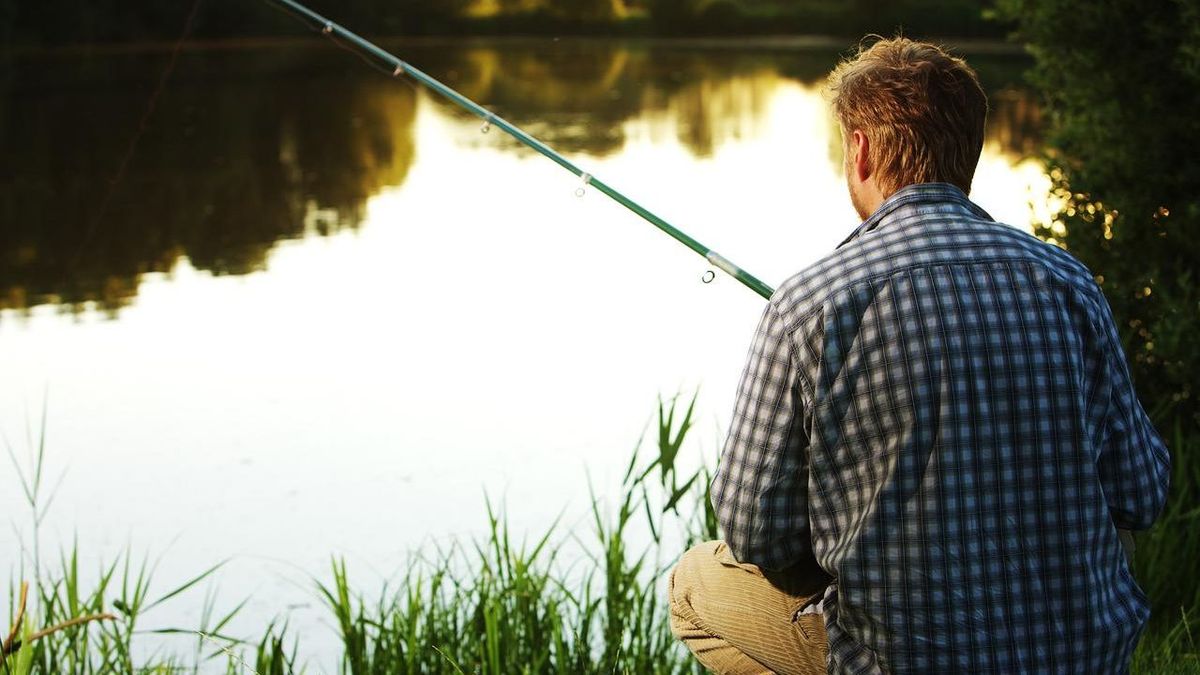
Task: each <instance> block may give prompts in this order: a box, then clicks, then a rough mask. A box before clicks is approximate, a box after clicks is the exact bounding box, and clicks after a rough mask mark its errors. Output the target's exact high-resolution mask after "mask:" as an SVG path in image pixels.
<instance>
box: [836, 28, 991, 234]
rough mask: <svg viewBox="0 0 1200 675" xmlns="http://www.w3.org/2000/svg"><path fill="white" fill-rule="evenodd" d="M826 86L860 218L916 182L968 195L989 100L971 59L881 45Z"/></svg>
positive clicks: (904, 44)
mask: <svg viewBox="0 0 1200 675" xmlns="http://www.w3.org/2000/svg"><path fill="white" fill-rule="evenodd" d="M826 86H827V88H828V90H829V94H830V99H831V104H832V106H833V112H834V114H835V115H836V116H837V118H838V122H839V123H840V125H841V127H842V146H843V148H844V150H845V155H846V182H847V183H848V184H849V187H850V199H851V201H852V202H854V208H855V210H857V211H858V214H859V216H861V217H862V218H866V217H867V216H868V215H870V214H871V212H873V211H874V210H875V209H876V208H878V206H879V204H880V203H881V202H882V201H883V200H884V199H887V198H888V197H889V196H891V194H892V193H894V192H895V191H897V190H899V189H900V188H902V187H904V186H906V185H912V184H914V183H932V182H942V183H950V184H952V185H957V186H958V187H959V188H961V189H962V191H963V192H970V190H971V177H972V176H973V175H974V174H975V166H976V165H977V164H978V163H979V153H980V151H981V150H982V149H983V125H984V120H985V119H986V117H987V96H986V95H985V94H984V93H983V89H982V88H981V87H980V86H979V79H978V78H977V77H976V76H975V71H973V70H971V67H970V66H968V65H967V64H966V62H965V61H963V60H962V59H958V58H955V57H953V56H950V55H949V54H947V53H946V52H945V51H943V50H942V49H941V48H939V47H937V46H934V45H931V44H926V43H923V42H914V41H912V40H908V39H906V38H895V39H891V40H880V41H879V42H876V43H875V44H873V45H871V46H870V47H868V48H866V49H862V50H860V51H859V53H858V54H857V55H856V56H854V57H853V58H851V59H848V60H846V61H843V62H842V63H841V64H839V65H838V66H837V68H834V70H833V72H832V73H830V75H829V81H828V83H827V85H826Z"/></svg>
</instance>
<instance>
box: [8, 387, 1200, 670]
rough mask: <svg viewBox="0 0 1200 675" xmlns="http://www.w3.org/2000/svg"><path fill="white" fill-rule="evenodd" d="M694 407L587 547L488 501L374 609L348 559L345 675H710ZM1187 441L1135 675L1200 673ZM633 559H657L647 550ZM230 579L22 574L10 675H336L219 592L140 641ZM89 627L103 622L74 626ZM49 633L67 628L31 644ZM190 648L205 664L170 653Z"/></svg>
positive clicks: (34, 485)
mask: <svg viewBox="0 0 1200 675" xmlns="http://www.w3.org/2000/svg"><path fill="white" fill-rule="evenodd" d="M695 401H696V397H695V395H693V396H692V397H691V399H690V401H686V400H681V399H680V398H679V397H676V398H673V399H670V400H669V401H666V402H661V401H660V404H659V409H658V416H657V425H656V427H657V428H656V429H652V432H654V431H656V433H655V434H654V436H655V438H654V443H653V446H652V450H653V451H652V452H650V453H645V452H640V451H639V450H640V449H641V446H642V444H639V446H638V448H635V451H634V453H633V457H632V459H631V460H630V462H629V464H628V466H627V469H626V471H625V474H624V477H623V479H622V481H621V493H620V496H619V498H618V499H617V500H616V503H612V501H611V500H606V499H604V498H602V497H600V496H598V495H597V494H596V492H595V491H594V490H593V491H591V492H590V496H591V532H590V533H586V534H583V533H578V534H571V533H567V532H564V531H563V530H561V529H559V528H558V526H557V525H558V524H557V523H555V524H553V525H551V526H550V527H549V528H547V529H546V530H545V531H544V533H543V534H542V535H541V536H540V537H536V535H534V536H535V537H536V538H532V539H531V538H528V537H526V536H524V535H517V534H516V533H514V532H513V531H512V530H511V528H510V525H509V523H508V522H507V519H506V518H505V516H504V513H503V509H499V510H498V509H496V508H495V507H494V506H493V504H492V503H491V502H490V501H488V502H487V510H486V514H485V516H486V523H487V530H486V535H485V536H483V537H482V538H480V539H475V540H472V541H463V542H455V543H452V544H450V545H448V546H445V547H439V548H435V549H434V550H428V549H427V550H425V551H422V552H419V553H418V554H417V555H415V556H414V557H413V558H411V559H410V561H409V564H408V566H407V568H406V569H404V570H403V571H402V575H401V576H400V579H401V580H400V582H399V583H398V584H396V585H394V586H387V585H385V586H384V587H383V588H382V589H381V590H379V591H378V592H377V593H372V594H371V595H370V596H369V597H368V596H367V595H365V594H364V593H362V592H360V591H358V590H356V589H355V587H354V586H353V582H352V577H351V574H350V572H349V571H348V569H347V566H346V563H345V561H344V560H338V559H334V560H333V561H332V565H331V572H330V574H329V576H328V577H327V578H326V580H316V579H314V585H315V591H314V594H315V596H316V597H317V598H318V599H319V601H320V603H321V604H322V605H323V606H324V607H325V609H326V610H327V612H328V614H327V616H328V617H329V618H330V619H332V623H333V627H334V630H336V631H337V633H338V636H339V638H340V642H341V648H340V649H341V653H340V654H338V655H337V667H336V670H335V671H331V672H338V673H345V674H347V675H377V674H378V675H383V674H395V675H407V674H409V673H458V674H462V673H482V674H490V675H495V674H499V673H511V672H525V673H564V674H565V673H597V674H599V673H662V674H676V673H679V674H683V673H699V672H701V670H700V669H699V667H698V666H697V664H696V663H695V662H694V661H693V660H692V659H691V658H690V656H689V655H688V654H687V653H686V650H684V649H683V648H682V646H681V645H679V644H677V643H676V641H675V640H674V638H673V637H672V636H671V633H670V630H669V628H668V622H667V601H666V597H665V587H664V585H665V579H666V575H667V574H668V573H669V570H670V568H671V566H672V565H673V563H674V560H675V559H676V558H677V556H678V555H679V554H680V553H681V552H682V551H684V550H686V548H687V547H688V546H690V545H691V544H692V543H694V542H697V541H701V540H707V539H713V538H717V537H718V532H717V525H716V519H715V515H714V513H713V511H712V509H711V506H710V505H709V500H708V496H709V495H708V484H709V480H710V478H711V475H710V472H709V469H708V468H707V467H706V466H704V465H703V463H701V464H700V466H699V468H698V469H695V470H694V471H690V472H689V471H688V470H684V469H682V466H684V465H688V464H692V463H693V462H691V461H688V459H687V458H686V454H687V453H683V450H684V447H685V443H686V442H687V437H688V433H689V431H690V429H691V426H692V411H693V410H694V406H695ZM685 404H686V405H685ZM42 436H43V438H44V433H43V435H42ZM643 440H645V439H643ZM1174 440H1175V443H1177V444H1179V445H1176V446H1175V447H1176V448H1177V456H1178V457H1179V458H1180V459H1179V461H1177V463H1176V465H1175V467H1174V470H1173V471H1174V474H1173V479H1174V480H1173V481H1172V491H1173V495H1172V497H1173V498H1172V500H1171V501H1170V502H1169V504H1168V507H1167V512H1166V513H1164V514H1163V516H1162V518H1161V519H1160V520H1159V521H1158V523H1157V524H1156V526H1155V527H1154V528H1153V529H1152V530H1150V531H1149V532H1148V533H1145V534H1143V535H1141V536H1140V537H1139V540H1138V549H1137V551H1136V553H1135V570H1136V573H1135V576H1136V578H1137V579H1138V580H1139V584H1140V585H1141V586H1142V587H1143V588H1144V589H1145V591H1146V594H1147V596H1148V597H1149V598H1150V601H1151V604H1152V606H1153V612H1154V613H1153V615H1152V620H1151V623H1150V625H1149V626H1148V628H1147V631H1146V633H1145V634H1144V636H1143V638H1142V641H1141V644H1140V645H1139V646H1138V649H1137V651H1136V652H1135V654H1134V660H1133V669H1132V672H1134V673H1137V674H1139V675H1141V674H1146V675H1149V674H1160V673H1162V674H1168V675H1173V674H1184V673H1198V672H1200V644H1198V642H1197V639H1198V637H1200V636H1198V635H1197V631H1198V630H1200V613H1198V611H1197V607H1196V604H1195V602H1194V601H1193V602H1192V604H1191V605H1190V606H1188V605H1183V606H1180V605H1178V604H1176V603H1178V602H1179V601H1180V600H1181V599H1183V598H1186V597H1187V596H1186V595H1185V594H1181V591H1182V590H1183V589H1181V588H1180V587H1179V586H1180V585H1181V584H1182V585H1185V586H1186V585H1188V584H1190V585H1191V586H1193V587H1194V586H1195V579H1194V578H1190V576H1191V575H1192V573H1193V571H1194V563H1195V560H1196V559H1197V557H1196V556H1197V550H1196V542H1195V541H1194V540H1188V539H1186V538H1181V537H1179V536H1177V535H1178V529H1179V528H1182V527H1187V525H1188V523H1189V522H1191V521H1194V520H1195V518H1196V516H1197V510H1196V506H1195V504H1196V501H1197V495H1196V494H1195V488H1194V486H1195V485H1197V484H1198V483H1200V463H1195V462H1191V461H1190V460H1188V459H1187V458H1188V457H1190V454H1191V453H1190V452H1189V451H1191V450H1193V448H1190V447H1189V448H1183V447H1182V444H1183V443H1184V442H1185V441H1184V439H1183V437H1182V435H1181V434H1178V433H1177V434H1176V438H1175V439H1174ZM687 447H688V448H689V449H690V448H691V445H690V444H689V445H688V446H687ZM9 452H10V455H13V456H12V459H13V461H14V464H15V465H16V466H17V467H18V475H19V478H20V480H21V483H22V489H23V491H24V494H25V496H26V499H27V501H28V504H29V506H30V508H31V513H32V517H33V524H34V535H33V538H34V540H33V542H32V546H31V549H32V555H33V556H34V557H35V558H38V557H39V556H40V552H39V551H38V545H39V542H38V535H37V524H38V523H39V522H40V520H41V518H42V517H44V515H45V512H46V508H48V506H49V502H50V501H51V500H52V498H53V494H52V493H51V494H47V493H46V492H45V487H46V484H45V483H43V475H44V472H43V468H44V460H45V447H44V444H41V443H39V445H38V447H37V448H36V450H35V452H34V456H33V459H32V460H31V464H30V466H29V467H28V468H27V469H21V468H20V465H19V463H17V460H16V457H15V454H14V453H13V452H12V448H11V447H10V448H9ZM647 454H649V455H650V456H649V458H648V461H647V458H646V457H645V456H646V455H647ZM681 457H684V460H683V461H680V460H681ZM634 541H646V542H648V543H647V544H646V545H645V547H644V548H643V547H638V546H635V545H634V544H633V542H634ZM572 555H574V556H576V557H575V558H574V559H570V558H571V556H572ZM223 564H224V562H218V563H216V564H215V565H212V566H211V567H209V568H207V569H205V570H204V571H203V572H201V573H199V574H198V575H196V576H195V577H193V578H191V579H189V580H187V581H185V582H184V583H182V584H180V585H178V586H175V587H174V588H172V590H170V591H168V592H166V593H162V594H152V593H151V587H152V585H153V584H152V578H151V577H152V576H153V565H148V564H147V562H146V561H145V560H144V559H143V561H142V562H141V563H140V564H139V563H138V562H137V561H136V560H135V559H134V557H133V555H132V553H130V552H127V553H126V554H125V555H124V556H121V557H119V558H118V559H116V560H113V561H112V562H111V563H110V564H108V565H107V566H104V567H103V568H102V569H101V571H100V575H99V578H98V581H97V582H96V583H94V584H93V585H92V587H91V588H84V587H82V585H81V578H82V577H81V574H80V566H79V552H78V550H77V549H68V550H67V551H65V552H63V553H61V554H60V556H59V559H58V562H57V567H51V566H49V565H47V566H45V567H43V566H42V564H41V563H40V561H35V562H33V569H32V570H29V569H25V568H24V565H22V568H21V569H20V570H15V571H12V572H10V578H12V576H11V575H12V574H14V573H15V574H16V576H17V577H18V578H19V577H21V576H32V577H33V579H32V582H33V584H32V586H33V589H32V590H33V593H32V601H31V602H28V603H26V602H25V600H24V589H23V588H20V584H14V583H12V582H10V587H9V594H8V601H9V612H8V616H9V621H10V626H4V627H3V628H4V629H5V630H4V632H3V634H2V635H0V640H4V652H5V656H4V657H3V662H2V664H0V667H2V668H0V672H3V673H5V675H43V674H45V675H50V674H52V673H53V674H64V675H93V674H99V673H135V672H137V673H161V674H163V675H166V674H167V673H174V672H183V671H189V672H225V673H228V674H229V675H234V674H243V673H251V672H253V673H258V674H259V675H285V674H291V673H321V674H322V675H330V674H329V673H325V672H324V671H322V670H320V669H319V668H317V667H315V666H314V665H313V664H312V663H311V662H309V660H308V658H309V657H311V656H312V655H311V654H306V653H305V652H304V644H305V643H304V639H305V637H306V636H304V635H300V634H298V633H296V632H295V631H293V630H291V629H289V626H288V622H287V617H286V616H279V617H277V618H276V619H275V620H272V621H270V622H268V623H267V624H266V625H265V626H263V627H262V628H261V632H260V634H259V635H256V636H248V637H247V636H236V635H230V634H228V631H227V629H228V627H229V625H230V622H231V621H232V620H233V618H234V617H235V616H237V614H238V612H239V611H241V609H242V607H243V606H245V604H246V602H247V601H248V600H249V598H247V599H246V600H243V601H241V602H240V603H238V604H235V605H233V606H232V607H227V606H225V605H224V604H223V603H219V602H218V600H217V596H216V594H215V593H214V592H213V591H211V590H210V591H209V592H208V593H207V594H206V595H205V596H204V598H203V600H202V605H201V610H200V620H199V622H198V624H197V626H195V627H194V628H186V627H179V628H162V629H154V630H145V629H139V628H138V625H139V623H138V622H139V618H141V617H142V616H143V615H145V614H146V613H147V612H150V611H152V610H153V609H154V608H155V607H157V606H159V605H161V604H164V603H167V602H178V601H179V600H178V598H180V596H185V595H192V596H194V595H195V594H196V592H197V591H198V587H199V586H200V585H201V584H202V582H211V581H213V580H214V579H215V576H214V575H215V574H216V573H217V572H218V571H219V569H220V568H221V566H222V565H223ZM218 606H221V607H222V609H220V610H218ZM22 617H23V618H22ZM81 617H88V618H89V619H90V620H88V621H79V622H77V623H72V621H74V620H77V619H80V618H81ZM47 626H59V627H58V628H56V629H54V630H50V631H49V632H48V633H47V634H45V635H43V636H41V637H40V638H36V639H35V633H37V632H38V631H43V632H45V630H44V628H45V627H47ZM4 635H7V636H8V639H4ZM173 640H178V642H175V641H173ZM178 644H183V645H189V644H190V645H191V648H190V649H182V648H175V649H172V646H173V645H178ZM141 655H148V656H141ZM326 656H327V657H328V656H329V655H326Z"/></svg>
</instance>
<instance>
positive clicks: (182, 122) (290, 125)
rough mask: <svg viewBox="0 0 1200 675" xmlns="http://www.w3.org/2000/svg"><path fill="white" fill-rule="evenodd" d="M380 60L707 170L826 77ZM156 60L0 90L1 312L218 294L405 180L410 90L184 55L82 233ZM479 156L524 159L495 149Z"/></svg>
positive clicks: (765, 61)
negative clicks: (680, 151) (230, 277)
mask: <svg viewBox="0 0 1200 675" xmlns="http://www.w3.org/2000/svg"><path fill="white" fill-rule="evenodd" d="M388 46H390V47H392V48H394V49H395V50H397V51H398V52H400V53H403V54H404V56H405V58H406V59H408V60H410V61H411V62H413V63H414V64H418V65H420V66H421V67H422V68H423V69H424V70H426V71H427V72H429V73H430V74H431V75H433V76H434V77H437V78H439V79H442V80H443V81H445V82H447V83H448V84H450V85H451V86H453V87H455V88H457V89H458V90H460V91H461V92H462V93H464V94H465V95H467V96H468V97H471V98H473V99H475V100H477V101H479V102H481V103H483V104H484V105H486V106H487V107H488V108H489V109H491V110H494V111H496V112H497V114H500V115H502V116H504V117H506V118H507V119H509V120H510V121H512V122H514V123H516V124H517V125H519V126H522V127H524V128H525V129H526V130H527V131H529V132H531V133H532V134H533V135H535V136H537V137H539V138H541V139H543V140H545V141H546V142H547V143H549V144H550V145H552V146H554V147H555V148H557V149H559V150H561V151H563V152H565V153H588V154H591V155H593V156H605V155H610V154H613V153H617V152H619V151H620V150H621V149H622V147H623V146H624V144H625V142H626V138H625V135H626V126H627V123H628V122H630V121H634V120H637V121H641V122H643V123H645V124H646V125H648V126H649V127H650V128H651V129H652V130H657V131H656V133H658V134H659V135H665V134H670V135H671V136H673V137H674V139H673V140H674V141H676V142H678V143H680V144H681V145H683V146H684V147H686V148H687V149H688V150H689V151H690V152H691V153H692V154H693V155H695V156H697V157H704V156H709V155H711V154H713V152H714V150H715V149H716V148H717V147H719V146H720V145H721V144H723V143H725V142H727V141H731V140H737V139H739V138H743V137H751V136H755V135H758V134H759V133H761V131H762V130H761V129H760V128H759V127H760V123H761V121H762V120H763V119H764V116H765V111H766V109H767V106H768V104H769V102H770V100H771V97H772V95H773V93H774V92H775V91H776V90H777V89H778V87H779V86H780V85H781V83H784V82H787V81H789V80H790V81H795V80H799V81H801V82H803V83H805V84H815V83H816V82H817V81H818V80H819V78H820V77H822V76H823V75H824V74H825V73H826V72H827V71H828V70H829V68H830V67H831V66H832V65H833V63H834V62H835V61H836V59H837V54H836V53H833V52H830V51H795V50H790V51H789V50H783V51H768V50H753V49H746V48H738V49H733V48H724V49H698V48H694V47H682V46H677V47H670V46H666V45H663V44H654V43H648V44H628V45H619V44H614V43H612V42H606V41H598V40H574V41H564V42H557V41H499V42H493V43H489V44H484V45H446V44H435V43H405V44H394V45H388ZM164 58H166V55H165V54H162V53H157V52H142V53H138V52H133V53H116V54H112V53H110V54H95V55H91V56H87V57H80V56H79V54H78V53H68V52H63V53H57V54H52V55H36V56H27V57H22V58H19V59H17V60H16V61H15V62H14V63H13V64H12V68H11V69H9V70H10V74H9V76H8V77H7V78H5V79H4V80H3V81H2V82H0V87H3V90H2V91H0V99H2V100H3V103H2V104H0V111H2V112H3V114H2V115H0V155H2V156H3V157H4V158H5V161H4V163H3V165H2V166H0V217H2V218H3V227H0V309H18V310H27V309H28V308H31V307H33V306H36V305H40V304H47V303H49V304H57V305H59V306H60V307H61V308H62V310H63V311H67V312H81V311H84V310H85V309H86V308H87V307H89V306H95V307H97V308H98V309H100V310H102V311H104V312H106V313H108V314H109V315H110V316H115V315H116V313H117V312H118V310H119V309H120V308H121V307H123V306H125V305H127V304H128V303H129V302H130V301H131V299H132V298H133V297H134V295H135V294H136V292H137V286H138V280H139V278H140V276H141V275H142V274H145V273H149V272H165V273H169V272H170V271H171V269H172V268H173V267H174V265H175V264H176V262H177V261H178V260H179V259H180V258H181V257H186V258H188V260H189V261H190V263H191V265H192V266H194V267H196V268H197V269H201V270H205V271H208V272H210V273H212V274H218V275H220V274H245V273H249V272H252V271H256V270H261V269H263V268H264V267H265V265H266V261H267V257H268V253H269V251H270V249H271V247H272V246H273V244H274V243H275V242H277V241H279V240H282V239H288V238H296V237H303V236H320V235H325V234H329V233H331V232H335V231H338V230H340V229H343V228H354V227H356V226H357V223H358V222H359V221H360V219H361V217H362V216H363V209H364V206H365V203H366V200H367V198H368V197H370V196H371V195H373V194H376V193H377V192H379V191H380V190H381V189H382V188H384V187H385V186H398V185H401V184H402V183H403V182H404V180H405V178H406V176H407V174H408V171H409V169H410V167H411V165H412V163H413V160H414V153H415V150H416V147H415V146H416V139H415V131H414V129H415V123H416V115H417V97H418V93H417V91H416V90H415V88H414V86H413V85H411V84H408V83H407V82H406V83H404V84H400V83H397V82H395V81H392V80H389V79H387V78H384V77H382V76H380V75H378V74H376V73H373V72H372V71H371V70H370V69H367V68H364V67H363V66H362V64H361V63H359V62H358V61H357V60H355V59H353V58H350V57H348V56H347V55H345V54H343V53H341V52H339V51H337V50H333V49H329V48H328V47H326V46H321V47H316V46H314V47H300V48H297V47H295V46H276V47H271V48H255V49H241V50H220V49H213V50H197V51H189V52H185V54H184V55H183V57H182V58H181V61H180V63H179V65H178V67H177V68H176V71H175V73H174V76H173V79H172V81H171V82H170V83H169V85H168V86H167V88H166V90H165V91H164V92H163V93H162V95H161V97H160V98H159V99H158V101H157V107H156V110H155V112H154V115H153V117H152V118H151V121H150V123H149V125H148V127H147V128H146V130H145V133H144V135H143V136H142V137H141V139H140V142H139V144H138V146H137V152H136V154H135V155H134V156H133V159H132V161H131V162H130V164H129V166H128V168H127V171H126V173H125V175H124V177H123V179H122V180H121V181H120V183H119V184H117V185H116V187H115V188H113V192H112V195H111V200H110V203H109V207H108V209H107V211H106V212H105V213H103V217H102V218H98V217H99V216H100V215H101V214H99V213H98V210H99V208H100V204H101V203H102V202H103V201H104V199H105V195H106V192H107V191H108V190H109V189H110V184H111V179H112V177H113V175H114V173H115V172H116V169H117V166H118V164H119V162H120V160H121V157H122V156H123V155H124V154H125V152H126V151H127V149H128V147H129V144H130V142H131V139H132V138H133V135H134V133H135V129H136V126H137V121H138V120H139V119H140V118H141V116H142V113H143V111H144V109H145V106H146V101H147V97H148V95H149V94H150V88H151V87H152V86H153V83H154V82H155V81H156V80H157V76H158V72H159V69H160V68H161V67H162V63H163V59H164ZM975 62H976V64H977V67H979V69H980V71H981V74H982V75H983V78H984V80H985V85H987V86H989V88H990V89H992V90H994V91H997V90H1000V89H1002V88H1003V94H1002V95H999V96H994V97H993V112H992V117H991V128H990V132H989V141H990V142H993V143H999V144H1001V146H1002V148H1003V149H1005V150H1006V151H1009V152H1020V153H1027V152H1029V151H1031V150H1032V149H1033V148H1034V144H1035V142H1036V129H1037V113H1036V107H1035V106H1034V104H1033V103H1032V100H1031V99H1030V97H1029V96H1027V95H1026V94H1024V93H1023V92H1022V91H1021V90H1019V89H1014V88H1012V86H1011V82H1012V81H1014V80H1015V79H1016V77H1017V73H1018V72H1019V69H1020V67H1021V66H1022V64H1021V63H1020V61H1014V60H1013V59H1012V58H1008V57H1006V58H992V59H986V60H977V61H975ZM431 98H432V97H431ZM435 103H436V105H437V106H438V109H439V112H440V113H441V114H444V115H452V116H456V117H463V118H465V117H466V114H465V113H463V112H462V111H460V110H458V109H457V108H454V107H453V106H452V105H451V104H449V103H446V102H444V101H441V100H440V99H438V100H436V101H435ZM663 140H664V141H669V140H671V139H666V138H664V139H663ZM480 142H483V141H480ZM486 142H487V143H489V144H499V145H500V146H501V147H506V148H509V149H512V150H514V151H525V150H524V149H523V148H522V147H521V146H519V145H517V144H516V142H515V141H513V140H511V139H509V138H507V137H504V136H503V135H502V134H494V135H493V136H490V137H488V138H487V139H486ZM831 161H837V159H836V157H831Z"/></svg>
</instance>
